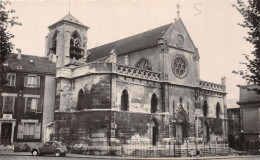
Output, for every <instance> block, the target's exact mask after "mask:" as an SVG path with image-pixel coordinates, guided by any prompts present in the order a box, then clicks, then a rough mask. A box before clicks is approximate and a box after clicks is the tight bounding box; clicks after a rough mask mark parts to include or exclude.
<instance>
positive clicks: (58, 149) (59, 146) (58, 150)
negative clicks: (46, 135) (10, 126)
mask: <svg viewBox="0 0 260 160" xmlns="http://www.w3.org/2000/svg"><path fill="white" fill-rule="evenodd" d="M67 152H68V149H67V147H66V146H65V145H64V144H63V143H62V142H58V141H50V142H46V143H45V144H44V145H43V146H41V147H37V148H33V149H32V150H31V153H32V155H33V156H37V155H40V156H42V155H46V154H55V156H56V157H59V156H66V153H67Z"/></svg>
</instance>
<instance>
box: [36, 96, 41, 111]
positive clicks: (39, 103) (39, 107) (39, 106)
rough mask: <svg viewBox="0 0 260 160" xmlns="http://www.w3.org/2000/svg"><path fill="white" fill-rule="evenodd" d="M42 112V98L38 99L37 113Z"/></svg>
mask: <svg viewBox="0 0 260 160" xmlns="http://www.w3.org/2000/svg"><path fill="white" fill-rule="evenodd" d="M41 112H42V100H41V98H38V105H37V113H41Z"/></svg>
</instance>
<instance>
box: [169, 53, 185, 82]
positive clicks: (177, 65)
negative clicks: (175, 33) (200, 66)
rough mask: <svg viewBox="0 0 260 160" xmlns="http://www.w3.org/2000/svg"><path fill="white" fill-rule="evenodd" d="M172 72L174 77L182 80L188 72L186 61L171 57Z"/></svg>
mask: <svg viewBox="0 0 260 160" xmlns="http://www.w3.org/2000/svg"><path fill="white" fill-rule="evenodd" d="M172 71H173V73H174V75H175V76H176V77H178V78H184V77H185V76H186V75H187V72H188V62H187V60H186V59H185V58H184V57H182V56H177V57H173V59H172Z"/></svg>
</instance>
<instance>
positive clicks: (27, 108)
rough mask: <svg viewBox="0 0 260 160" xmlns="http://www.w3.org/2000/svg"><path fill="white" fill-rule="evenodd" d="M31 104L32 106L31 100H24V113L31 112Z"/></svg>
mask: <svg viewBox="0 0 260 160" xmlns="http://www.w3.org/2000/svg"><path fill="white" fill-rule="evenodd" d="M31 104H32V98H29V97H28V98H26V100H25V111H24V112H25V113H26V112H30V110H31Z"/></svg>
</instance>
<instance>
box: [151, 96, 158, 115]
mask: <svg viewBox="0 0 260 160" xmlns="http://www.w3.org/2000/svg"><path fill="white" fill-rule="evenodd" d="M157 104H158V99H157V96H156V94H153V95H152V99H151V113H156V110H157Z"/></svg>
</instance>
